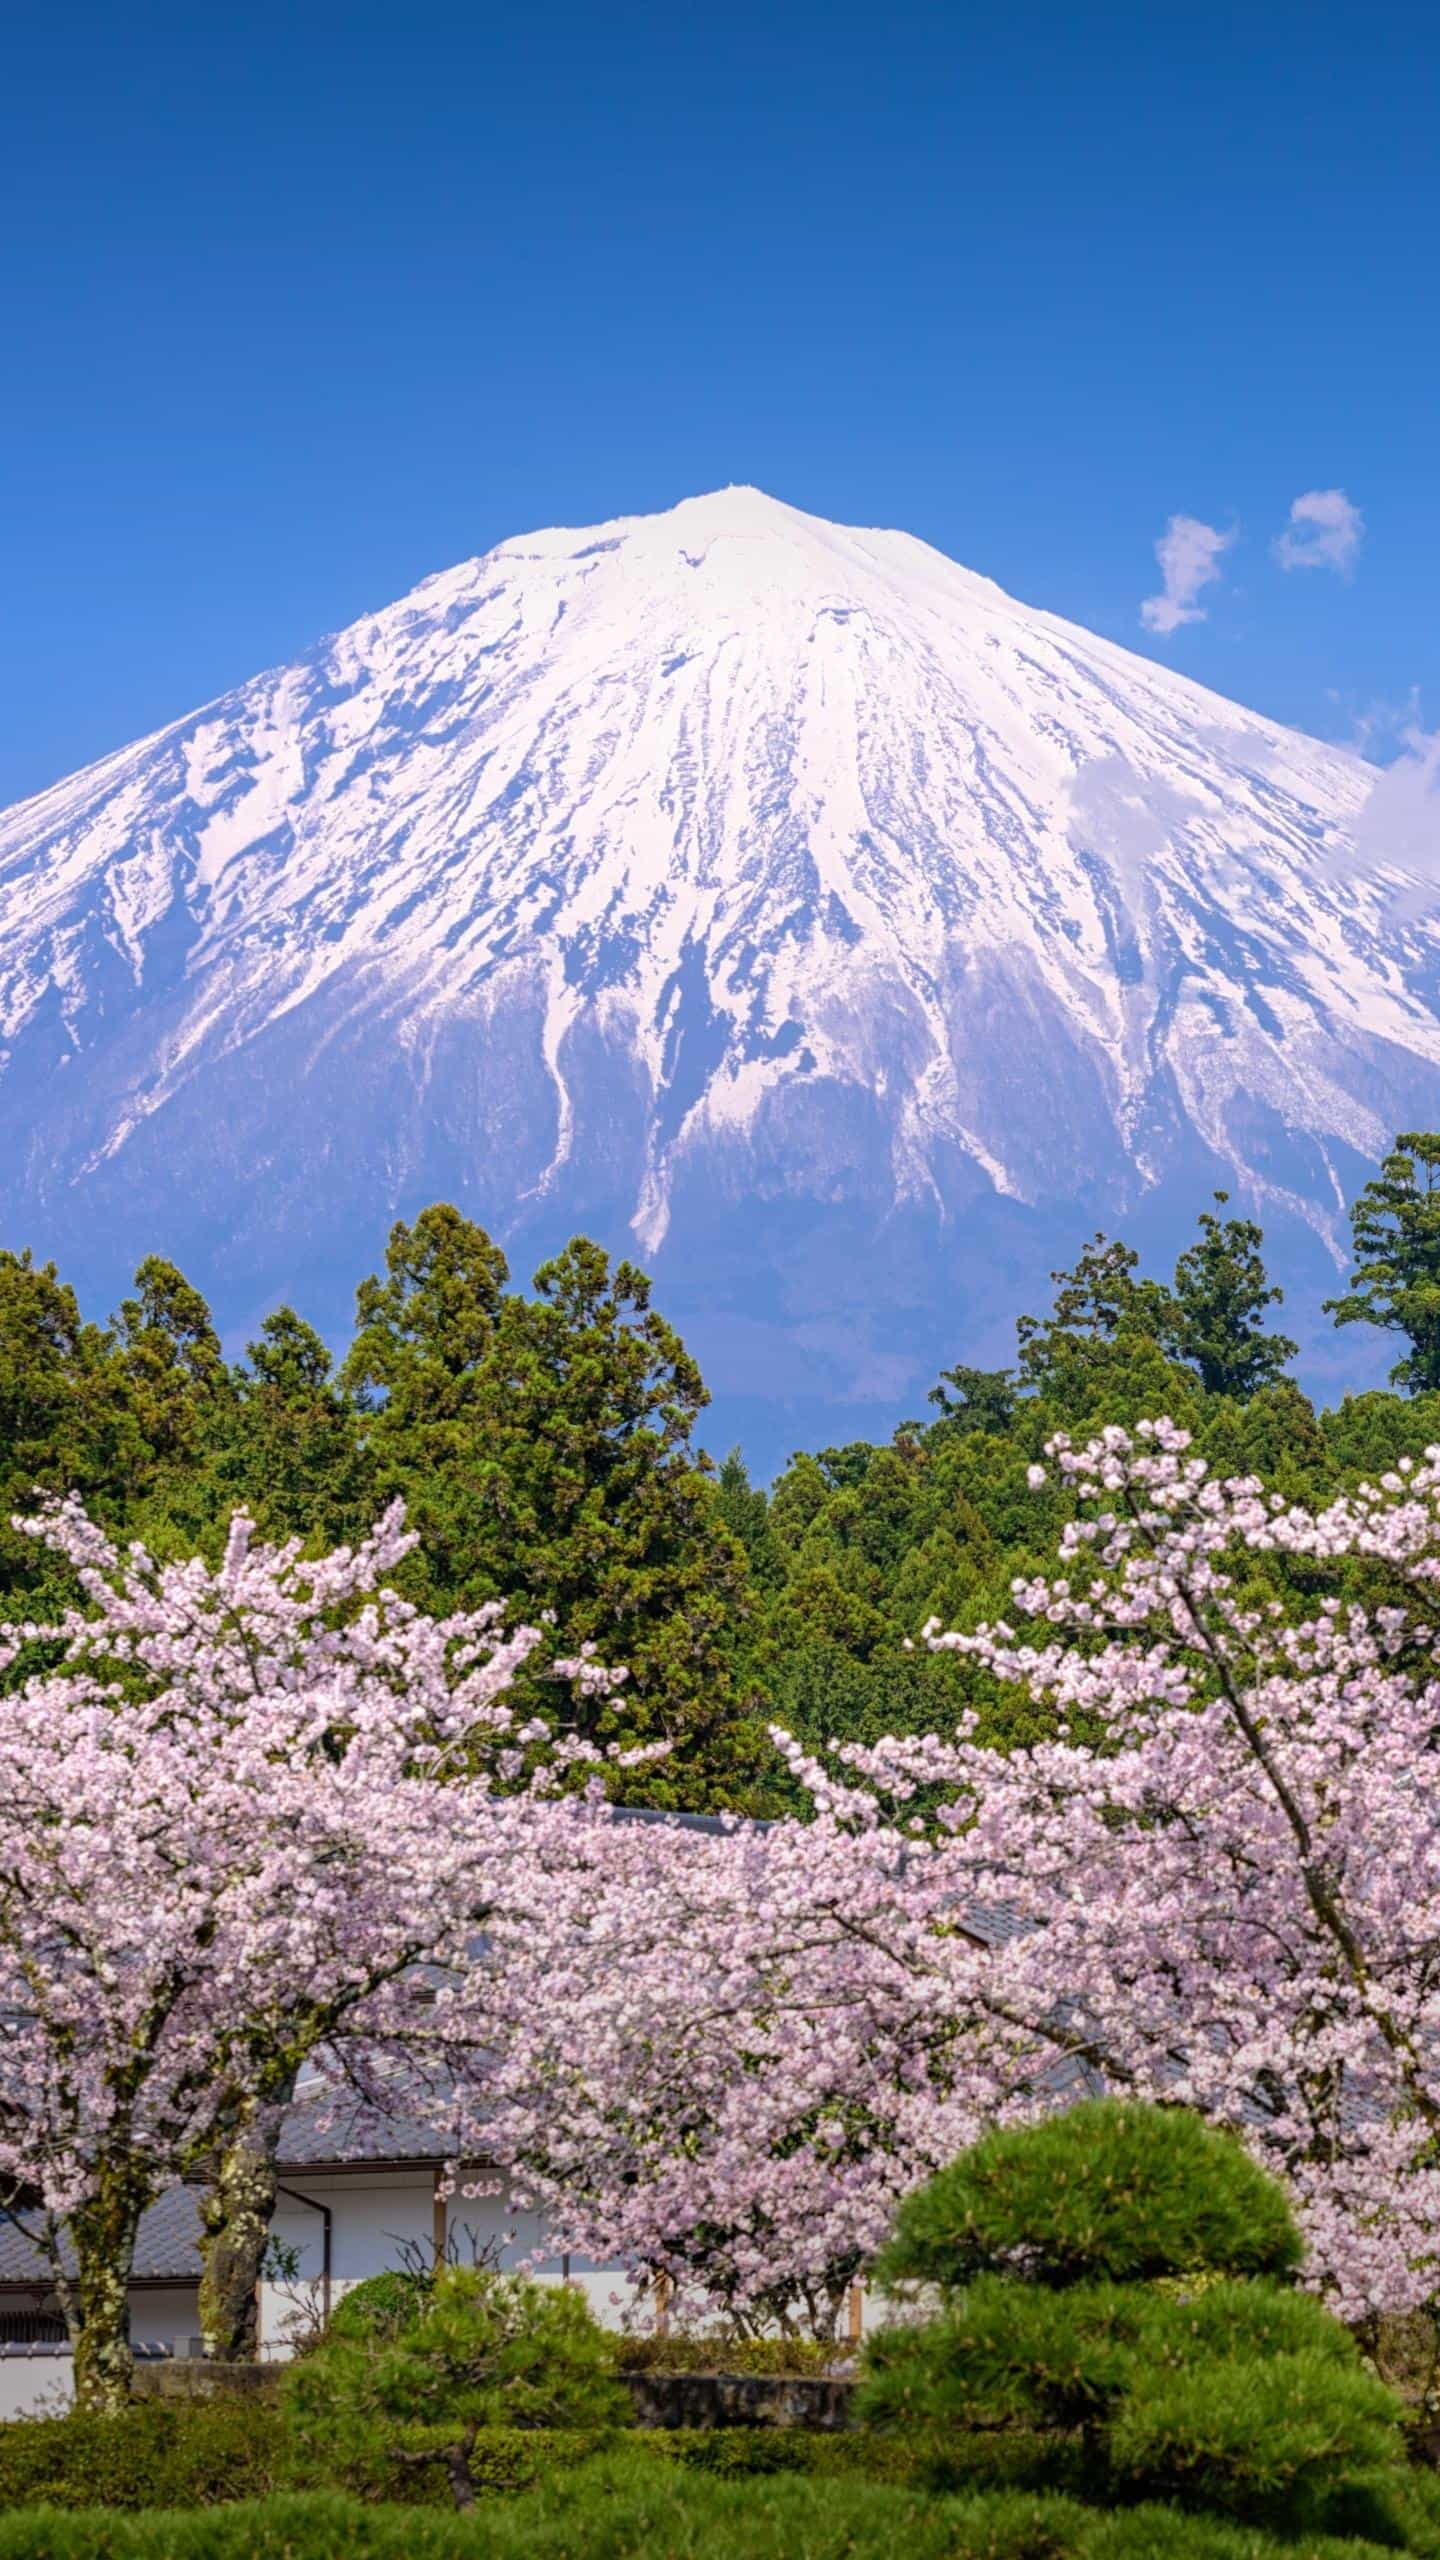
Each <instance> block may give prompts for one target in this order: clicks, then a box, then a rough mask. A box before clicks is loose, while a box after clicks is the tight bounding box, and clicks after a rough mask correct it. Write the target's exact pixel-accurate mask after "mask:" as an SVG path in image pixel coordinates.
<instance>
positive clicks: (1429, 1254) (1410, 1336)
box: [1328, 1129, 1440, 1395]
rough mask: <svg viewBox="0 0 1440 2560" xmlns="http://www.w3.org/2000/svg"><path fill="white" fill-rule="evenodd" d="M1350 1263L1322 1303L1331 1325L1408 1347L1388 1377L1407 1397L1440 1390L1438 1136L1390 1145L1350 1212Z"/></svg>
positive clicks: (1415, 1133) (1413, 1134) (1412, 1133)
mask: <svg viewBox="0 0 1440 2560" xmlns="http://www.w3.org/2000/svg"><path fill="white" fill-rule="evenodd" d="M1350 1227H1351V1237H1352V1242H1353V1245H1354V1252H1355V1265H1354V1270H1353V1273H1352V1276H1351V1282H1350V1286H1349V1288H1348V1289H1347V1290H1346V1291H1345V1293H1344V1295H1343V1296H1341V1297H1339V1298H1332V1299H1330V1300H1329V1301H1328V1305H1329V1309H1330V1312H1331V1313H1332V1314H1333V1315H1334V1318H1335V1321H1336V1323H1337V1324H1361V1323H1363V1324H1378V1325H1384V1326H1386V1327H1388V1328H1389V1330H1390V1331H1391V1332H1394V1333H1399V1334H1403V1335H1404V1337H1405V1339H1406V1341H1407V1342H1408V1343H1409V1345H1410V1348H1409V1350H1408V1351H1407V1352H1406V1354H1405V1356H1404V1358H1403V1359H1401V1360H1400V1361H1399V1362H1398V1363H1397V1365H1396V1366H1395V1368H1393V1369H1392V1370H1391V1372H1390V1375H1391V1377H1392V1378H1393V1379H1394V1380H1395V1383H1396V1385H1397V1386H1402V1387H1408V1388H1409V1389H1410V1390H1411V1392H1412V1394H1416V1395H1420V1394H1426V1393H1431V1392H1433V1391H1434V1390H1435V1389H1436V1388H1437V1387H1440V1136H1437V1135H1436V1134H1435V1133H1434V1132H1433V1131H1431V1132H1428V1133H1427V1132H1426V1131H1424V1130H1420V1129H1412V1130H1409V1131H1407V1132H1406V1133H1405V1135H1404V1136H1402V1137H1399V1138H1397V1139H1396V1141H1395V1144H1394V1147H1393V1148H1392V1150H1391V1152H1390V1154H1389V1155H1388V1156H1387V1157H1386V1158H1385V1161H1384V1163H1383V1164H1382V1165H1381V1167H1380V1171H1379V1173H1378V1174H1377V1175H1376V1177H1375V1180H1374V1181H1373V1182H1367V1184H1366V1186H1365V1188H1364V1190H1363V1191H1362V1192H1361V1194H1360V1197H1359V1199H1358V1200H1357V1201H1356V1202H1355V1205H1354V1207H1353V1209H1352V1210H1351V1212H1350Z"/></svg>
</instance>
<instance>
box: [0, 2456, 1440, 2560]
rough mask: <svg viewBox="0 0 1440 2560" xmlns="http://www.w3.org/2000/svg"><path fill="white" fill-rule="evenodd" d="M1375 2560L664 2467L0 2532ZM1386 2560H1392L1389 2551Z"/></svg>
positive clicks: (128, 2539)
mask: <svg viewBox="0 0 1440 2560" xmlns="http://www.w3.org/2000/svg"><path fill="white" fill-rule="evenodd" d="M902 2553H903V2554H904V2560H1286V2555H1288V2560H1385V2555H1384V2554H1383V2553H1382V2552H1381V2550H1380V2548H1379V2546H1377V2545H1375V2544H1363V2543H1359V2542H1335V2541H1319V2540H1312V2539H1311V2538H1309V2537H1306V2538H1305V2540H1304V2541H1303V2543H1295V2542H1289V2543H1282V2542H1276V2541H1272V2540H1271V2539H1270V2538H1269V2537H1268V2536H1266V2535H1264V2534H1261V2533H1257V2532H1255V2531H1252V2530H1249V2529H1247V2528H1245V2527H1243V2526H1242V2527H1236V2526H1226V2525H1223V2524H1219V2523H1217V2522H1215V2521H1213V2520H1212V2519H1210V2518H1207V2517H1198V2516H1180V2515H1178V2514H1176V2513H1175V2512H1174V2511H1173V2510H1171V2509H1169V2508H1163V2507H1148V2508H1147V2507H1142V2508H1136V2509H1134V2510H1132V2511H1131V2512H1130V2513H1129V2514H1126V2515H1123V2516H1105V2515H1098V2514H1096V2513H1095V2512H1094V2511H1093V2510H1087V2509H1085V2508H1083V2507H1080V2506H1076V2505H1074V2504H1072V2503H1071V2502H1070V2501H1068V2500H1065V2499H1059V2498H1036V2497H1029V2496H1025V2495H1023V2494H1021V2493H1019V2492H1014V2491H997V2492H994V2493H990V2494H987V2495H983V2496H979V2497H972V2498H925V2497H923V2496H921V2495H919V2494H918V2493H917V2492H914V2491H906V2490H899V2489H886V2488H882V2487H877V2486H875V2485H873V2484H870V2483H865V2482H861V2481H847V2482H840V2481H828V2482H821V2481H802V2480H793V2479H792V2480H786V2479H771V2480H765V2481H760V2480H751V2481H748V2482H743V2483H742V2482H733V2481H719V2480H707V2479H702V2478H699V2477H697V2476H696V2475H695V2474H694V2473H687V2472H685V2471H682V2470H677V2469H675V2468H674V2467H672V2466H670V2465H667V2464H664V2463H645V2464H642V2465H641V2466H639V2468H638V2470H637V2469H636V2468H635V2467H634V2466H633V2465H630V2464H627V2465H626V2466H624V2467H622V2468H619V2469H616V2468H614V2467H612V2468H610V2470H609V2471H608V2472H607V2473H604V2474H598V2475H593V2476H592V2477H591V2478H590V2479H589V2480H588V2481H585V2482H576V2481H573V2480H572V2481H571V2482H569V2483H565V2484H558V2483H557V2484H552V2485H551V2486H550V2487H549V2488H547V2489H546V2490H543V2491H539V2492H536V2493H535V2494H533V2495H531V2496H528V2497H525V2498H520V2499H504V2500H500V2501H499V2502H498V2503H496V2504H494V2505H489V2506H482V2507H480V2508H478V2509H477V2510H476V2511H475V2513H474V2514H473V2515H470V2516H455V2515H445V2514H442V2513H438V2512H436V2513H424V2512H417V2511H416V2509H414V2508H413V2507H400V2508H395V2507H383V2506H371V2507H367V2506H362V2505H360V2504H358V2503H356V2502H353V2501H350V2500H346V2499H338V2498H325V2497H318V2498H275V2499H270V2500H267V2501H266V2502H264V2503H263V2504H260V2505H243V2506H233V2507H229V2508H216V2509H214V2510H212V2511H211V2512H210V2513H209V2514H204V2515H151V2516H146V2517H141V2516H116V2515H113V2514H110V2515H106V2514H103V2513H97V2512H92V2513H89V2514H78V2513H77V2514H71V2515H65V2514H61V2513H57V2512H54V2511H51V2512H49V2513H46V2512H43V2511H40V2510H36V2509H31V2510H30V2511H29V2512H28V2513H26V2514H23V2515H12V2516H8V2517H3V2518H0V2560H897V2555H898V2554H902ZM1390 2560H1394V2555H1393V2551H1392V2553H1391V2555H1390Z"/></svg>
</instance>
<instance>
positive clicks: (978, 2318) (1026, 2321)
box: [860, 2276, 1150, 2429]
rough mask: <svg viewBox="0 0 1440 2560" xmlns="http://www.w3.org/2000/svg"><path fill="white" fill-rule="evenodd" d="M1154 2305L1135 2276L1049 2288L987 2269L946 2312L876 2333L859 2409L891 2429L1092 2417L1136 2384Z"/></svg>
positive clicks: (1057, 2422) (1084, 2421)
mask: <svg viewBox="0 0 1440 2560" xmlns="http://www.w3.org/2000/svg"><path fill="white" fill-rule="evenodd" d="M1149 2309H1150V2305H1149V2304H1148V2303H1147V2302H1146V2301H1145V2299H1144V2297H1143V2295H1142V2294H1141V2293H1140V2289H1139V2288H1138V2287H1137V2286H1126V2285H1076V2286H1073V2287H1072V2288H1071V2289H1070V2290H1069V2291H1068V2292H1064V2293H1059V2294H1053V2293H1046V2292H1044V2291H1043V2290H1041V2289H1040V2288H1039V2287H1038V2286H1037V2287H1034V2288H1031V2287H1028V2286H1024V2285H1017V2284H1015V2283H1013V2282H1012V2281H1010V2280H1009V2279H1007V2278H1005V2277H1000V2276H979V2277H977V2279H976V2281H975V2282H974V2284H972V2285H971V2286H970V2287H969V2288H968V2290H967V2291H966V2292H965V2293H964V2294H963V2295H962V2296H961V2298H960V2300H959V2301H958V2303H956V2304H955V2305H954V2306H953V2307H952V2308H951V2309H950V2310H949V2311H948V2313H947V2315H946V2317H945V2318H944V2319H943V2320H937V2321H935V2322H933V2323H931V2325H930V2326H928V2327H926V2328H915V2329H908V2328H895V2329H887V2330H881V2331H880V2332H879V2333H878V2334H877V2336H876V2337H875V2338H874V2339H873V2340H872V2342H871V2344H870V2347H869V2349H868V2352H867V2355H866V2376H865V2381H864V2384H863V2387H862V2390H861V2395H860V2408H861V2413H862V2416H863V2417H864V2419H865V2421H866V2422H867V2424H869V2425H871V2426H875V2427H888V2428H897V2427H903V2428H915V2427H929V2428H946V2429H949V2428H956V2427H960V2428H964V2427H977V2426H978V2427H986V2426H991V2427H995V2426H998V2427H1004V2426H1021V2427H1026V2428H1037V2427H1038V2428H1056V2427H1059V2428H1075V2427H1090V2426H1094V2425H1095V2424H1097V2423H1098V2422H1099V2421H1101V2420H1102V2419H1104V2418H1105V2417H1107V2416H1108V2414H1109V2412H1110V2411H1111V2410H1112V2409H1113V2408H1114V2407H1115V2406H1116V2404H1117V2403H1118V2402H1119V2401H1120V2400H1121V2399H1122V2398H1123V2396H1124V2394H1125V2392H1126V2390H1127V2388H1128V2387H1129V2384H1130V2381H1131V2378H1132V2375H1133V2372H1134V2363H1135V2349H1136V2346H1137V2345H1138V2343H1139V2341H1140V2338H1141V2335H1142V2333H1143V2330H1144V2328H1145V2324H1146V2314H1147V2312H1148V2310H1149Z"/></svg>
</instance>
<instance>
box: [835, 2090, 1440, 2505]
mask: <svg viewBox="0 0 1440 2560" xmlns="http://www.w3.org/2000/svg"><path fill="white" fill-rule="evenodd" d="M1299 2254H1300V2250H1299V2241H1298V2236H1297V2234H1296V2231H1295V2228H1294V2224H1293V2222H1292V2220H1291V2217H1290V2212H1289V2208H1288V2205H1287V2204H1286V2201H1285V2198H1284V2196H1283V2195H1282V2194H1281V2192H1280V2190H1279V2188H1278V2187H1277V2186H1275V2185H1274V2184H1273V2182H1272V2181H1271V2180H1270V2179H1268V2178H1267V2177H1266V2176H1265V2175H1264V2173H1263V2172H1262V2171H1261V2170H1259V2169H1258V2168H1257V2167H1256V2166H1255V2164H1254V2163H1253V2162H1252V2161H1251V2160H1250V2159H1249V2158H1247V2156H1246V2154H1245V2153H1244V2152H1243V2151H1242V2150H1241V2148H1240V2146H1239V2144H1238V2142H1236V2141H1235V2140H1234V2139H1233V2138H1231V2137H1230V2136H1228V2135H1225V2134H1221V2133H1217V2132H1214V2131H1211V2130H1210V2129H1209V2128H1207V2127H1205V2126H1203V2125H1201V2124H1200V2123H1199V2121H1198V2120H1197V2119H1196V2118H1194V2117H1191V2116H1189V2115H1187V2114H1185V2113H1184V2112H1182V2111H1181V2110H1179V2109H1172V2108H1165V2109H1160V2108H1155V2107H1145V2106H1140V2105H1138V2104H1133V2103H1127V2102H1123V2101H1118V2100H1114V2099H1106V2100H1097V2101H1094V2102H1093V2103H1091V2104H1088V2105H1083V2106H1078V2107H1075V2108H1073V2109H1071V2110H1069V2111H1068V2112H1067V2113H1065V2114H1064V2115H1062V2116H1057V2117H1055V2118H1053V2119H1052V2120H1051V2121H1050V2122H1048V2123H1045V2124H1041V2125H1037V2126H1034V2127H1031V2128H1027V2129H1025V2130H1023V2131H1019V2132H1011V2133H1003V2134H995V2135H992V2136H990V2137H989V2138H988V2139H987V2140H986V2141H983V2142H981V2143H979V2144H978V2145H976V2147H975V2148H974V2150H973V2151H971V2152H970V2153H968V2154H967V2155H966V2156H965V2157H964V2158H962V2159H961V2160H959V2161H957V2162H956V2163H955V2164H954V2165H953V2166H952V2167H951V2168H950V2169H947V2170H944V2171H942V2172H941V2173H940V2175H939V2176H938V2177H937V2178H935V2179H934V2180H933V2181H932V2182H931V2183H930V2185H929V2186H928V2187H926V2188H925V2189H923V2190H922V2191H921V2193H920V2194H919V2195H917V2196H915V2197H912V2198H910V2199H909V2200H908V2201H907V2203H906V2205H905V2206H904V2207H903V2208H902V2211H901V2215H900V2218H899V2225H898V2228H897V2231H896V2235H895V2238H894V2240H893V2242H892V2244H891V2247H890V2250H889V2252H888V2254H887V2256H886V2257H885V2258H884V2259H883V2260H882V2270H881V2271H882V2275H883V2276H884V2277H885V2278H887V2279H888V2280H890V2281H891V2282H897V2281H906V2280H911V2281H918V2282H920V2283H922V2284H925V2285H927V2286H932V2287H935V2288H938V2290H939V2294H940V2297H941V2305H942V2308H941V2311H940V2315H939V2317H938V2318H936V2319H933V2320H931V2321H930V2322H928V2323H926V2324H923V2325H922V2324H916V2325H913V2326H907V2327H902V2326H897V2327H895V2328H893V2329H890V2330H887V2331H883V2332H882V2333H881V2334H880V2335H879V2336H878V2337H877V2338H875V2339H874V2340H873V2341H872V2342H871V2345H870V2347H869V2350H868V2352H867V2359H866V2374H865V2379H864V2382H863V2384H862V2388H861V2392H860V2397H859V2407H860V2412H861V2415H862V2418H863V2419H865V2420H866V2421H868V2422H869V2423H870V2424H871V2425H873V2426H877V2427H881V2428H887V2427H888V2428H894V2429H901V2430H903V2431H905V2432H906V2433H908V2434H918V2435H919V2436H921V2437H928V2438H930V2439H932V2440H933V2442H934V2444H935V2446H936V2451H937V2457H938V2460H939V2462H940V2464H941V2465H942V2466H943V2467H944V2468H945V2469H946V2470H947V2471H948V2470H950V2469H951V2468H952V2467H953V2465H952V2463H951V2462H948V2461H947V2459H946V2451H945V2448H946V2441H947V2438H948V2437H950V2436H952V2435H954V2434H957V2433H960V2432H962V2431H964V2430H967V2429H974V2428H976V2427H991V2428H994V2429H997V2430H1000V2431H1004V2430H1018V2431H1020V2432H1021V2434H1022V2436H1023V2440H1024V2444H1025V2447H1026V2458H1027V2460H1028V2461H1030V2462H1031V2464H1032V2465H1033V2466H1034V2469H1035V2471H1036V2473H1037V2475H1038V2478H1039V2480H1041V2481H1044V2480H1047V2479H1051V2478H1054V2477H1055V2476H1056V2474H1057V2472H1058V2474H1059V2476H1060V2478H1061V2479H1063V2480H1065V2481H1066V2482H1067V2483H1068V2485H1071V2486H1073V2487H1074V2488H1075V2489H1076V2490H1078V2491H1080V2492H1081V2493H1082V2494H1084V2495H1085V2496H1087V2497H1089V2498H1091V2499H1093V2500H1094V2501H1095V2502H1096V2503H1098V2504H1101V2505H1104V2506H1111V2505H1123V2504H1124V2503H1125V2501H1126V2500H1127V2499H1132V2498H1140V2499H1143V2498H1153V2499H1167V2500H1170V2501H1173V2502H1174V2503H1175V2504H1176V2505H1178V2506H1181V2507H1195V2508H1199V2509H1202V2510H1206V2509H1208V2510H1210V2511H1212V2512H1218V2513H1220V2514H1222V2515H1228V2516H1231V2517H1234V2518H1236V2519H1238V2520H1240V2521H1243V2522H1248V2523H1253V2524H1262V2525H1273V2526H1275V2527H1277V2528H1280V2527H1285V2528H1292V2529H1294V2528H1304V2527H1308V2528H1311V2529H1316V2528H1319V2527H1322V2526H1324V2525H1325V2524H1326V2523H1327V2522H1328V2523H1331V2524H1334V2523H1335V2522H1337V2520H1338V2519H1339V2518H1340V2516H1341V2515H1342V2514H1354V2513H1358V2512H1362V2511H1363V2510H1364V2509H1365V2508H1366V2506H1367V2505H1368V2507H1369V2509H1370V2511H1371V2512H1372V2514H1373V2516H1374V2517H1376V2518H1378V2519H1380V2520H1382V2521H1383V2518H1384V2516H1385V2514H1386V2512H1387V2499H1388V2500H1390V2501H1393V2497H1394V2495H1396V2494H1398V2492H1399V2490H1400V2487H1401V2484H1402V2482H1403V2477H1404V2475H1403V2471H1402V2467H1401V2442H1400V2437H1399V2433H1398V2428H1399V2419H1400V2409H1399V2404H1398V2402H1397V2401H1396V2400H1395V2399H1394V2398H1393V2396H1392V2394H1391V2393H1390V2392H1388V2391H1387V2390H1386V2389H1385V2387H1384V2386H1383V2384H1381V2383H1380V2382H1378V2381H1377V2380H1376V2379H1375V2377H1374V2376H1373V2374H1371V2373H1369V2372H1367V2371H1366V2369H1365V2368H1364V2366H1363V2365H1362V2363H1361V2360H1360V2355H1359V2352H1358V2349H1357V2348H1356V2346H1355V2343H1354V2341H1353V2340H1352V2339H1351V2338H1350V2336H1349V2335H1348V2333H1347V2332H1346V2331H1345V2330H1344V2329H1342V2328H1341V2326H1340V2324H1339V2322H1338V2321H1337V2320H1335V2319H1334V2318H1333V2317H1332V2315H1331V2314H1330V2313H1329V2312H1328V2311H1326V2310H1325V2308H1324V2306H1323V2305H1322V2304H1321V2303H1320V2302H1318V2301H1317V2300H1316V2299H1315V2298H1314V2297H1313V2296H1310V2295H1305V2294H1301V2293H1298V2292H1294V2291H1291V2290H1289V2289H1287V2287H1286V2286H1285V2284H1284V2282H1283V2279H1284V2278H1285V2277H1286V2276H1287V2275H1288V2273H1289V2271H1290V2270H1291V2269H1292V2268H1293V2267H1294V2266H1295V2264H1296V2262H1297V2260H1298V2257H1299ZM1177 2280H1178V2281H1177Z"/></svg>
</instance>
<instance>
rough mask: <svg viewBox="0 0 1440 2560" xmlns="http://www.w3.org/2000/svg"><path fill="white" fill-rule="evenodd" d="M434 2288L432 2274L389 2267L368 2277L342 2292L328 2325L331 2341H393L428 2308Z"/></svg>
mask: <svg viewBox="0 0 1440 2560" xmlns="http://www.w3.org/2000/svg"><path fill="white" fill-rule="evenodd" d="M434 2289H435V2279H434V2277H433V2276H432V2275H430V2274H429V2273H426V2274H424V2275H419V2274H416V2275H412V2274H411V2273H410V2272H409V2270H408V2269H406V2268H400V2267H387V2268H386V2269H385V2270H384V2272H383V2274H381V2275H378V2276H366V2277H364V2278H363V2280H362V2281H361V2282H360V2283H359V2284H352V2285H351V2286H350V2287H349V2288H348V2289H347V2291H346V2292H344V2293H342V2294H341V2296H340V2299H339V2301H338V2302H337V2303H336V2305H335V2308H334V2310H333V2311H332V2312H331V2314H330V2318H329V2320H328V2322H327V2323H326V2329H325V2335H326V2336H327V2337H329V2338H393V2337H396V2336H398V2334H399V2332H400V2331H401V2330H402V2329H407V2328H409V2327H410V2326H411V2325H412V2323H413V2322H414V2321H416V2320H418V2319H419V2318H420V2316H421V2314H422V2313H423V2312H424V2311H425V2310H426V2309H427V2307H428V2305H429V2302H430V2297H431V2295H432V2293H433V2292H434Z"/></svg>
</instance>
